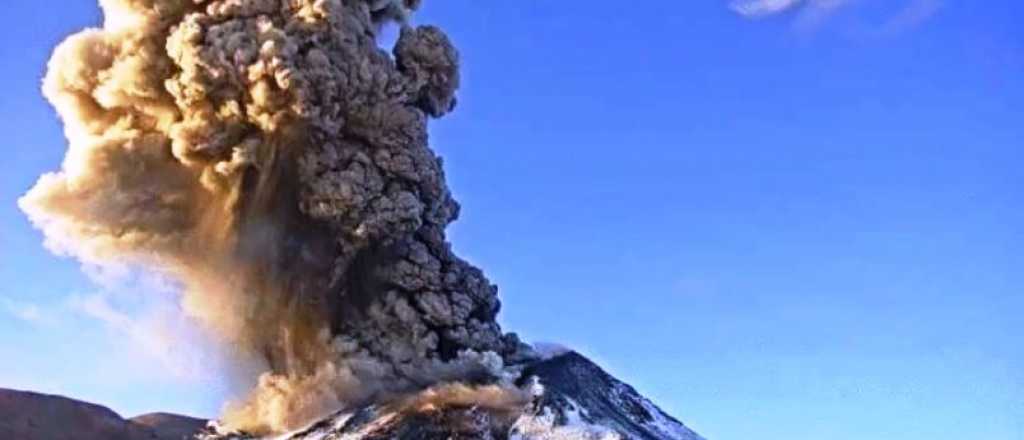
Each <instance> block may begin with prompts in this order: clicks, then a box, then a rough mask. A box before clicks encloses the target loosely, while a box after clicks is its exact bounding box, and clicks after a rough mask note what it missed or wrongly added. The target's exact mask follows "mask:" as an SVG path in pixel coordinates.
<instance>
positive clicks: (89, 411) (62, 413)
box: [0, 389, 206, 440]
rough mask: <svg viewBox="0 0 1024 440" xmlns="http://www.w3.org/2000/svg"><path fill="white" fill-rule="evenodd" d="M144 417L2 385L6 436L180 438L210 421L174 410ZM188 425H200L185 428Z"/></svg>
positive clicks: (7, 439) (1, 422)
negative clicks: (137, 418)
mask: <svg viewBox="0 0 1024 440" xmlns="http://www.w3.org/2000/svg"><path fill="white" fill-rule="evenodd" d="M143 420H144V421H146V423H138V422H135V421H133V420H125V419H123V418H121V416H119V415H118V414H117V413H115V412H114V411H112V410H110V409H109V408H106V407H103V406H100V405H95V404H92V403H86V402H80V401H77V400H73V399H68V398H66V397H60V396H53V395H47V394H39V393H33V392H27V391H15V390H7V389H0V439H4V440H180V439H182V438H185V437H188V436H190V435H192V434H194V433H195V431H197V430H198V429H199V428H201V427H202V426H203V425H205V423H206V422H205V421H202V420H198V419H193V418H191V417H184V416H174V415H171V414H161V415H159V416H158V417H151V416H144V417H143ZM196 424H198V426H196ZM186 426H194V427H195V428H196V429H194V430H192V431H191V432H188V431H184V429H185V427H186ZM165 429H167V430H166V431H165ZM179 433H180V434H181V435H178V434H179Z"/></svg>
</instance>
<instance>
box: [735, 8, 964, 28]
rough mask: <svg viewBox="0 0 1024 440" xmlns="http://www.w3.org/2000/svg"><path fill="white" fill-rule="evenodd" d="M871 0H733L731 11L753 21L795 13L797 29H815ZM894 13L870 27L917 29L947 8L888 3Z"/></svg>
mask: <svg viewBox="0 0 1024 440" xmlns="http://www.w3.org/2000/svg"><path fill="white" fill-rule="evenodd" d="M871 2H872V1H871V0H733V1H732V2H731V3H729V8H730V9H732V10H733V11H734V12H736V14H738V15H740V16H742V17H744V18H749V19H757V18H765V17H774V16H778V15H782V14H789V13H792V14H793V15H794V25H795V27H796V29H797V30H800V31H808V30H815V29H817V28H818V27H820V26H821V25H822V24H824V23H825V22H826V21H828V19H830V18H831V17H833V16H834V15H836V14H837V13H839V12H841V11H844V10H852V9H855V8H853V6H855V5H857V6H859V5H866V4H868V3H871ZM877 3H878V4H879V5H882V6H889V7H890V8H892V11H893V12H891V13H890V14H889V16H888V17H887V18H885V19H884V20H883V21H882V24H880V25H878V24H876V25H873V26H869V27H870V28H873V29H874V31H872V32H871V33H873V34H877V35H891V34H896V33H900V32H903V31H905V30H908V29H911V28H914V27H916V26H918V25H919V24H921V23H923V22H925V21H927V20H928V19H930V18H931V17H933V16H934V15H935V14H936V13H937V12H938V11H939V10H941V9H942V6H943V5H944V1H943V0H902V1H900V2H887V3H885V4H883V2H881V1H880V0H878V2H877Z"/></svg>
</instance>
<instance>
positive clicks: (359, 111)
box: [20, 0, 525, 432]
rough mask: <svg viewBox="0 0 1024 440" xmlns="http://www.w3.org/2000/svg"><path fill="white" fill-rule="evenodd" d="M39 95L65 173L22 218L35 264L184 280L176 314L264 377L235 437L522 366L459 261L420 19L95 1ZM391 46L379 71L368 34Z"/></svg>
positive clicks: (407, 10) (168, 1) (410, 5)
mask: <svg viewBox="0 0 1024 440" xmlns="http://www.w3.org/2000/svg"><path fill="white" fill-rule="evenodd" d="M101 4H102V6H103V10H104V13H105V16H106V20H105V23H104V26H103V27H102V28H101V29H90V30H86V31H83V32H81V33H79V34H77V35H74V36H72V37H70V38H69V39H68V40H67V41H65V42H64V43H63V44H61V45H60V47H58V48H57V50H56V52H55V53H54V55H53V58H52V60H51V61H50V66H49V73H48V74H47V76H46V79H45V84H44V94H45V96H46V97H47V98H48V99H49V100H50V102H52V103H53V105H54V106H55V107H56V109H57V111H58V113H59V114H60V116H61V118H62V119H63V121H64V123H65V127H66V133H67V138H68V142H69V145H68V151H67V155H66V157H65V160H64V163H63V166H62V168H61V170H60V171H59V172H56V173H52V174H47V175H44V176H42V178H40V180H39V182H38V184H37V185H36V186H35V187H34V188H33V189H32V190H31V191H30V192H29V193H28V194H27V195H26V196H25V197H24V198H23V199H22V200H21V202H20V203H21V207H22V209H23V210H24V211H25V212H26V213H27V214H28V215H29V216H30V218H31V219H32V221H33V222H34V223H35V224H36V225H37V226H38V227H39V228H41V229H42V230H43V231H44V233H45V236H46V239H47V242H48V245H49V246H50V247H51V248H52V249H55V250H57V251H59V252H62V253H66V254H70V255H73V256H75V257H77V258H79V259H81V260H83V261H85V262H88V263H90V264H103V263H105V262H118V263H124V262H128V263H131V264H135V265H139V266H142V267H145V268H147V269H149V270H152V271H155V272H157V273H159V274H161V275H163V276H169V277H172V278H174V279H176V280H177V281H178V282H179V283H180V284H181V285H182V286H183V287H182V290H183V293H182V298H183V305H184V309H185V310H186V311H187V313H188V314H189V315H190V316H192V317H194V318H197V319H198V320H199V321H200V322H201V323H203V324H204V325H206V326H208V327H209V328H210V329H212V330H214V331H215V332H216V334H218V335H219V336H220V337H221V338H222V339H223V342H224V346H225V347H231V350H232V352H231V357H232V358H233V359H236V360H237V362H239V363H253V362H256V363H258V364H259V365H260V368H262V369H263V370H264V371H266V372H267V373H266V374H264V375H263V376H262V377H261V378H260V381H259V384H258V386H257V388H256V389H255V390H253V391H252V393H251V395H250V396H249V397H248V398H246V399H244V400H242V401H240V402H236V404H234V405H232V406H231V407H230V408H229V410H228V411H227V413H226V414H225V420H226V421H227V422H228V423H229V424H230V425H231V426H232V427H234V428H238V429H246V430H249V431H253V432H272V431H281V430H286V429H291V428H294V427H295V426H297V425H299V424H301V423H304V422H305V421H307V420H308V419H309V418H312V417H316V416H318V415H321V414H322V413H323V412H325V411H331V410H336V409H338V407H340V406H344V405H347V404H352V403H353V402H360V401H366V400H368V399H377V398H380V396H382V395H388V394H391V395H393V393H397V392H400V391H402V390H407V389H419V388H424V387H427V386H429V385H431V384H432V383H434V382H436V381H438V380H447V379H453V378H458V379H464V378H466V377H467V375H468V376H473V375H478V374H487V372H492V371H494V366H495V365H496V364H502V363H503V362H505V361H508V360H510V359H514V358H516V357H517V356H521V355H522V353H523V350H525V349H524V348H523V346H522V344H520V343H519V342H518V340H517V339H516V338H515V336H514V335H504V334H502V332H501V330H500V328H499V327H498V325H497V324H496V323H495V316H496V314H497V312H498V309H499V303H498V300H497V295H496V288H495V287H494V286H493V285H492V284H490V282H488V280H487V279H486V278H485V277H484V275H483V274H482V273H481V272H480V271H479V270H478V269H476V268H475V267H473V266H471V265H469V264H468V263H466V262H465V261H463V260H461V259H459V258H458V257H456V256H455V255H454V254H453V253H452V251H451V249H450V246H449V245H448V243H447V242H446V241H445V236H444V229H445V227H446V226H447V225H448V224H449V223H450V222H451V221H453V220H454V219H455V218H456V216H457V215H458V211H459V207H458V204H457V203H456V202H455V201H454V200H453V199H452V197H451V195H450V194H449V191H448V188H447V186H446V184H445V179H444V174H443V171H442V169H441V161H440V159H439V158H438V157H436V156H435V155H434V154H433V152H432V151H431V150H430V149H429V147H428V145H427V120H428V118H429V117H440V116H442V115H444V114H445V113H447V112H449V111H450V110H452V108H453V107H454V104H455V96H454V94H455V91H456V89H457V88H458V86H459V69H458V68H459V58H458V53H457V52H456V50H455V49H454V47H453V46H452V44H451V43H450V42H449V40H448V38H447V37H446V36H445V34H444V33H442V32H441V31H440V30H439V29H437V28H435V27H430V26H423V27H412V26H410V25H408V21H407V20H408V19H409V16H410V14H411V13H412V12H413V11H414V10H415V9H416V8H417V6H418V4H419V1H418V0H403V1H400V0H101ZM388 23H397V24H399V25H400V26H401V34H400V37H399V39H398V42H397V44H396V45H395V47H394V49H393V51H392V54H388V53H387V52H386V51H384V50H382V49H380V48H379V47H378V41H377V35H378V34H379V32H380V29H381V27H382V26H384V25H386V24H388Z"/></svg>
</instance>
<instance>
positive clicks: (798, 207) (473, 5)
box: [0, 0, 1024, 440]
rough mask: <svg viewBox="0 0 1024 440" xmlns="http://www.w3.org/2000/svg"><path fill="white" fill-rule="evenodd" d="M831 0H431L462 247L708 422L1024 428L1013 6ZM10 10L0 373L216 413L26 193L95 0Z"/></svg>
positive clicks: (44, 166)
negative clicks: (56, 248) (49, 79)
mask: <svg viewBox="0 0 1024 440" xmlns="http://www.w3.org/2000/svg"><path fill="white" fill-rule="evenodd" d="M815 3H817V4H825V3H822V2H821V1H817V2H814V1H811V2H809V3H808V4H806V5H803V6H800V5H797V6H795V7H793V8H790V9H789V10H787V11H782V12H780V13H777V14H772V15H768V16H761V17H752V16H743V15H742V14H738V13H736V12H734V11H732V10H730V9H729V8H728V5H727V4H726V2H724V1H714V0H713V1H699V2H698V1H694V2H689V1H679V0H648V1H643V2H623V1H611V0H592V1H573V2H561V1H548V0H545V1H540V0H522V1H498V0H495V1H480V0H443V1H442V0H432V1H427V2H425V9H424V10H423V11H422V14H420V15H419V16H418V18H417V20H418V21H419V22H421V23H436V24H440V25H442V26H443V27H444V28H445V29H446V30H447V31H448V32H449V34H450V35H451V37H452V38H453V39H454V40H455V42H456V43H457V44H458V45H459V47H460V48H461V50H462V54H463V60H464V75H465V83H464V88H463V90H462V93H461V96H460V102H459V104H460V106H459V109H458V111H457V112H456V113H455V114H453V115H451V116H449V117H447V118H445V119H443V120H441V121H437V122H435V123H434V125H433V131H432V136H433V145H434V147H435V148H436V149H437V150H438V151H439V152H440V153H441V154H442V155H443V156H444V157H445V159H446V165H447V170H448V176H449V181H450V183H451V185H452V187H453V190H454V192H455V194H456V196H457V197H458V198H459V199H460V200H461V201H462V202H463V205H464V208H465V209H464V214H463V216H462V218H461V219H460V220H459V222H458V223H457V224H455V225H454V226H453V227H452V229H451V239H452V240H453V241H454V243H455V247H456V248H457V249H458V250H459V252H460V253H462V254H464V255H466V256H467V257H468V258H469V259H470V260H472V261H473V262H475V263H477V264H478V265H480V266H482V267H484V268H485V270H486V272H487V273H488V274H489V275H490V277H491V278H492V280H493V281H495V282H496V283H497V284H499V285H500V287H501V295H502V298H503V300H504V303H505V309H504V312H503V315H502V321H503V323H504V325H505V326H506V328H507V329H510V330H516V331H518V332H520V333H521V334H522V335H523V336H524V337H525V338H526V339H528V340H542V341H555V342H560V343H562V344H565V345H568V346H571V347H574V348H577V349H580V350H581V351H583V352H584V353H586V354H588V355H590V356H592V357H593V358H594V359H596V360H598V361H599V362H601V363H602V364H603V365H604V366H605V367H607V368H608V369H609V370H610V371H612V372H613V373H614V374H616V375H618V376H620V377H621V378H623V379H625V380H627V381H629V382H631V383H633V384H634V385H636V386H637V387H638V388H639V389H640V390H641V391H643V392H644V393H646V394H648V395H649V396H651V397H652V398H653V399H654V400H656V401H657V402H658V403H659V404H661V405H662V406H664V407H665V408H666V409H668V410H669V411H670V412H672V413H673V414H675V415H677V416H678V417H679V418H681V419H682V420H684V421H685V422H687V423H688V424H690V425H691V426H692V427H694V428H695V429H696V430H698V431H699V432H701V433H702V434H704V435H705V436H706V437H708V438H709V439H711V440H747V439H759V440H804V439H807V440H821V439H828V440H847V439H849V440H855V439H856V440H863V439H900V440H947V439H948V440H953V439H965V438H968V439H974V438H976V439H985V440H1021V439H1024V319H1022V316H1024V252H1022V249H1024V170H1022V166H1024V148H1022V147H1024V2H1020V1H1018V0H986V1H967V0H946V1H945V2H938V1H927V0H860V1H851V2H845V3H846V4H845V5H844V6H842V7H839V8H837V9H835V10H831V11H827V10H826V8H824V7H815V6H814V4H815ZM5 12H6V16H7V17H8V18H7V20H6V23H5V25H4V26H3V27H0V57H2V59H3V60H5V62H4V66H3V69H0V81H2V83H3V84H4V86H5V87H4V91H3V93H2V95H0V96H2V97H0V132H2V133H4V143H5V145H6V147H5V149H4V152H5V154H6V156H5V161H4V162H5V163H4V171H3V172H2V173H0V360H2V361H0V386H3V387H14V388H30V389H39V390H43V391H50V392H59V393H63V394H68V395H71V396H75V397H78V398H84V399H88V400H93V401H97V402H102V403H104V404H107V405H109V406H111V407H112V408H114V409H115V410H117V411H119V412H121V413H122V414H124V415H134V414H136V413H141V412H146V411H153V410H166V411H178V412H185V413H191V414H197V415H203V416H213V415H214V414H215V413H216V409H217V407H218V406H219V404H220V400H221V399H222V398H223V395H222V394H223V390H224V386H223V385H221V384H219V383H217V382H216V380H215V379H211V378H209V377H198V378H197V377H193V376H192V375H188V374H185V375H168V374H166V371H164V370H165V367H164V366H163V364H162V363H160V362H158V361H156V360H154V358H158V357H160V356H151V355H147V354H146V350H145V349H140V348H139V347H137V346H136V345H138V344H134V343H132V342H131V341H126V340H125V338H124V337H123V334H124V331H123V330H124V328H126V327H128V328H130V327H131V326H132V325H135V324H134V323H133V321H131V319H133V318H132V316H133V310H137V309H140V308H145V307H147V306H146V304H142V305H139V304H138V302H139V301H141V300H138V299H137V297H138V295H132V294H131V293H124V292H122V293H109V292H107V293H102V292H103V289H102V288H100V287H97V286H96V285H95V284H94V283H93V282H91V281H90V279H89V278H88V277H86V276H85V275H83V274H82V272H81V270H80V268H79V266H78V264H77V263H75V262H74V261H70V260H67V259H60V258H57V257H54V256H52V255H50V254H49V253H48V252H47V251H46V250H45V249H44V248H43V247H42V246H41V235H40V234H39V233H38V232H37V231H35V230H33V229H32V228H31V227H30V225H29V224H28V222H27V221H26V219H25V218H24V216H23V215H22V214H21V213H20V212H19V211H18V209H17V207H16V200H17V198H18V197H19V196H20V195H21V194H22V193H24V192H25V191H26V190H27V189H28V188H29V187H30V186H31V185H32V183H33V182H34V181H35V179H36V178H37V176H38V175H39V174H40V173H42V172H44V171H49V170H55V169H57V168H58V166H59V162H60V159H61V157H62V156H63V151H64V146H65V144H64V140H63V137H62V133H61V128H60V125H59V123H58V121H57V120H56V118H55V116H54V115H53V113H52V111H51V109H50V108H49V107H48V105H47V104H46V103H45V102H44V101H43V100H42V98H41V97H40V96H39V92H38V90H39V84H40V78H41V75H42V73H43V70H44V65H45V62H46V60H47V58H48V57H49V53H50V49H51V47H52V46H53V45H55V44H56V43H57V42H58V41H59V40H60V39H62V37H63V36H65V35H67V34H69V33H70V32H72V31H74V30H76V29H79V28H81V27H84V26H86V25H89V24H94V23H97V22H98V20H99V15H98V11H97V9H96V7H95V6H94V5H93V4H92V2H91V1H89V0H76V1H67V2H40V1H29V0H14V1H11V2H8V3H6V4H5ZM137 284H138V283H137ZM138 290H146V289H145V288H144V286H143V287H140V288H139V289H138ZM98 292H100V293H98ZM145 301H151V300H150V299H147V300H145ZM98 317H99V318H104V319H96V318H98ZM166 355H167V354H166V353H165V354H164V356H166ZM171 355H173V353H171Z"/></svg>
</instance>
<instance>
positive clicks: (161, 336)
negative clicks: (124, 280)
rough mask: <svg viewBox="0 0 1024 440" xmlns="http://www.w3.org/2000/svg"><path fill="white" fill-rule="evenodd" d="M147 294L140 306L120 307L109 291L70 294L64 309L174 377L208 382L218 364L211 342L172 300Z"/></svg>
mask: <svg viewBox="0 0 1024 440" xmlns="http://www.w3.org/2000/svg"><path fill="white" fill-rule="evenodd" d="M150 293H151V295H150V297H149V299H148V300H147V301H145V302H144V303H142V304H119V301H118V299H117V297H116V296H113V295H112V294H111V293H109V292H101V293H95V294H90V295H72V296H71V297H69V298H68V300H67V302H66V306H67V308H68V309H70V310H71V311H73V312H75V313H77V314H79V315H80V316H85V317H87V318H90V319H94V320H96V321H99V322H100V323H102V324H104V325H105V326H106V327H107V328H108V329H110V330H111V331H112V332H113V334H114V335H115V336H116V337H118V338H122V339H123V340H124V341H125V342H126V345H125V346H126V347H128V348H131V349H133V350H137V351H138V352H139V353H140V354H142V355H143V356H146V357H148V358H150V359H152V360H155V361H157V362H159V364H160V365H161V366H162V367H163V368H165V370H166V371H167V372H168V373H170V374H171V375H173V376H174V377H176V378H178V379H182V380H188V381H196V380H204V379H207V378H208V376H209V375H210V374H211V373H212V372H214V371H216V367H217V364H218V362H219V359H217V358H216V356H215V350H213V348H212V342H210V341H209V339H208V338H206V337H205V336H204V335H203V334H201V331H200V330H199V329H198V328H197V327H196V326H195V323H193V322H190V321H188V319H187V318H185V317H184V316H183V314H182V313H181V310H180V308H179V306H178V304H177V303H176V301H175V298H174V297H169V296H165V295H162V294H160V293H159V292H157V293H153V292H150Z"/></svg>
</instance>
